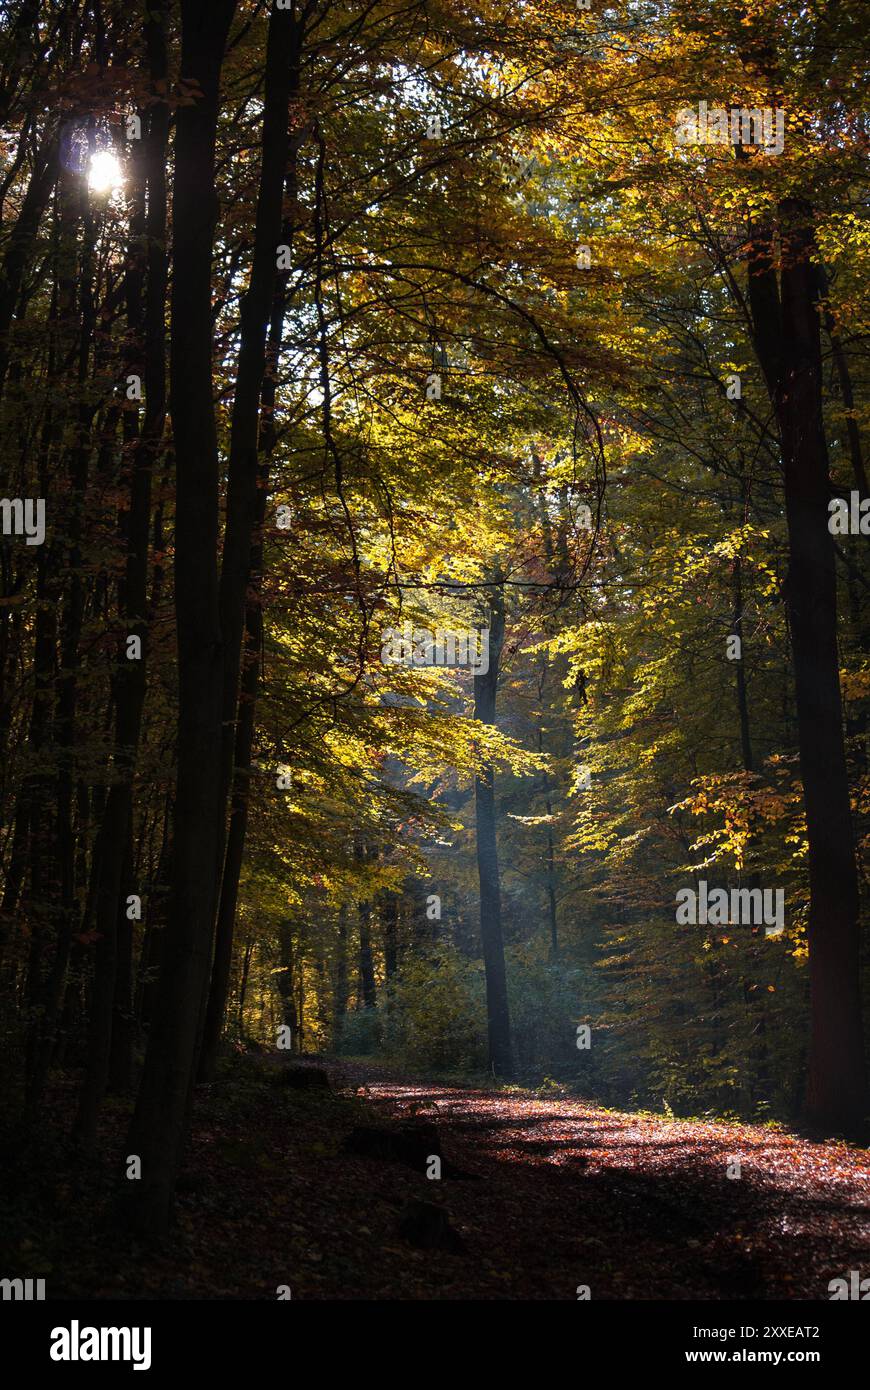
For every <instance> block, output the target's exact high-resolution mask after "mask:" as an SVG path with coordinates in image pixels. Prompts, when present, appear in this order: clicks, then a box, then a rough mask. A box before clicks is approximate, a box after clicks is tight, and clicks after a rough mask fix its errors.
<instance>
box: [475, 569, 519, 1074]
mask: <svg viewBox="0 0 870 1390" xmlns="http://www.w3.org/2000/svg"><path fill="white" fill-rule="evenodd" d="M498 578H499V576H496V580H498ZM503 645H504V594H503V592H502V590H501V588H500V587H499V586H498V583H496V585H495V586H494V587H493V591H492V601H491V605H490V628H489V670H488V671H486V673H485V674H482V675H477V676H475V677H474V717H475V719H478V720H480V722H481V724H488V725H494V724H495V704H496V692H497V690H498V676H499V665H500V661H501V651H502V646H503ZM474 802H475V810H476V839H477V870H478V875H479V879H480V937H481V942H482V945H483V961H484V967H485V971H486V1016H487V1030H488V1037H489V1065H490V1069H491V1070H492V1072H493V1075H495V1076H500V1077H503V1078H505V1079H509V1078H510V1077H512V1076H513V1074H514V1062H513V1049H512V1047H511V1025H510V1013H509V1010H508V994H507V974H506V971H505V962H504V939H503V937H502V928H501V883H500V879H499V866H498V844H497V839H496V826H495V769H494V767H493V765H492V763H491V762H489V761H488V760H487V761H486V762H484V763H483V765H482V766H481V769H480V771H479V773H478V775H477V776H476V777H475V779H474Z"/></svg>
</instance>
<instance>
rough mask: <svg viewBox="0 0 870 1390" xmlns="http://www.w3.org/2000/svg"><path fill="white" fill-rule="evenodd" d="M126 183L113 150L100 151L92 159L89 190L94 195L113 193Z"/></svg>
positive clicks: (89, 171)
mask: <svg viewBox="0 0 870 1390" xmlns="http://www.w3.org/2000/svg"><path fill="white" fill-rule="evenodd" d="M123 182H124V176H123V173H122V171H121V165H120V163H119V162H118V160H117V158H116V157H115V155H113V154H112V152H111V150H100V151H99V153H98V154H95V155H93V156H92V158H91V163H90V167H89V169H88V188H90V189H91V190H92V192H94V193H112V192H114V190H115V189H116V188H119V187H120V186H121V184H122V183H123Z"/></svg>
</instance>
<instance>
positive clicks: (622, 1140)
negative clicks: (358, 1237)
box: [328, 1063, 870, 1299]
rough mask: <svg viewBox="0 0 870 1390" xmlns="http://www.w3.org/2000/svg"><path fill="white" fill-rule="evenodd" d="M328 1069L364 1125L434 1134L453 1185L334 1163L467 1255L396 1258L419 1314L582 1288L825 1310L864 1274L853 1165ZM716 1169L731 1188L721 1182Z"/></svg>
mask: <svg viewBox="0 0 870 1390" xmlns="http://www.w3.org/2000/svg"><path fill="white" fill-rule="evenodd" d="M328 1069H329V1071H330V1072H331V1074H332V1077H333V1084H334V1085H336V1086H338V1087H343V1088H344V1089H345V1090H346V1091H351V1092H354V1093H356V1094H357V1095H359V1094H361V1095H362V1098H363V1099H364V1102H365V1104H366V1106H367V1107H369V1108H370V1109H371V1110H372V1111H374V1112H375V1116H381V1117H383V1119H385V1120H397V1119H398V1120H402V1121H404V1122H412V1121H416V1122H418V1123H434V1124H435V1125H436V1126H437V1129H438V1134H439V1138H440V1141H441V1147H442V1151H443V1153H444V1156H445V1158H446V1159H447V1161H448V1164H449V1163H451V1162H452V1164H453V1165H455V1166H456V1168H458V1169H459V1170H460V1171H461V1172H464V1173H466V1174H468V1175H469V1177H468V1178H465V1179H463V1178H450V1177H445V1178H443V1179H442V1180H440V1181H427V1180H426V1178H425V1177H423V1176H422V1175H418V1174H414V1173H407V1172H406V1170H404V1169H403V1168H401V1167H400V1166H399V1165H397V1164H395V1163H388V1162H382V1161H381V1162H379V1161H377V1160H373V1159H367V1158H356V1157H350V1156H346V1157H345V1158H344V1160H343V1161H344V1163H345V1164H348V1165H351V1166H352V1167H354V1168H355V1169H356V1170H357V1171H358V1174H359V1177H358V1181H359V1183H360V1185H361V1186H362V1185H364V1184H365V1183H366V1182H367V1181H368V1182H369V1183H370V1182H371V1181H372V1180H374V1181H375V1182H376V1183H377V1184H378V1187H379V1189H380V1200H381V1202H387V1203H389V1202H390V1201H391V1200H392V1199H393V1198H392V1194H391V1193H390V1191H389V1189H390V1186H391V1184H393V1185H395V1188H401V1190H402V1191H403V1192H406V1193H407V1195H408V1196H411V1195H413V1196H415V1197H417V1198H420V1199H422V1200H428V1201H435V1202H440V1203H443V1204H444V1206H446V1208H447V1210H448V1212H449V1214H450V1217H451V1221H452V1224H453V1226H454V1227H455V1228H456V1230H457V1231H458V1232H459V1233H460V1234H461V1236H462V1237H463V1240H464V1241H465V1244H466V1247H467V1249H466V1253H465V1254H463V1255H448V1254H442V1253H440V1252H437V1253H433V1252H429V1251H427V1252H425V1253H421V1252H414V1253H416V1254H417V1258H418V1259H419V1260H421V1261H423V1262H424V1263H425V1267H426V1269H427V1270H428V1278H429V1279H431V1281H432V1285H433V1287H432V1291H431V1293H430V1294H429V1295H428V1296H430V1297H432V1296H434V1297H438V1296H439V1294H438V1285H439V1284H440V1285H441V1296H442V1297H451V1296H456V1295H457V1293H458V1292H459V1290H460V1289H461V1290H462V1292H463V1295H464V1296H469V1295H472V1296H473V1295H474V1294H475V1293H476V1294H477V1296H479V1297H520V1298H535V1297H538V1298H559V1299H563V1298H567V1299H574V1298H576V1297H577V1293H576V1289H577V1286H578V1285H581V1284H586V1285H588V1286H589V1288H590V1292H591V1296H592V1298H593V1299H597V1298H620V1299H622V1298H641V1299H642V1298H677V1299H679V1298H712V1299H718V1298H750V1299H764V1298H809V1299H827V1298H828V1297H829V1292H828V1283H829V1281H830V1280H831V1279H833V1278H835V1277H839V1276H845V1277H847V1278H848V1272H849V1270H850V1269H858V1270H863V1272H864V1274H865V1275H870V1153H868V1152H867V1150H859V1149H854V1148H850V1147H849V1146H846V1145H842V1144H835V1143H827V1144H814V1143H810V1142H808V1141H806V1140H804V1139H801V1138H798V1137H796V1136H794V1135H792V1134H788V1133H782V1132H778V1131H776V1130H773V1129H770V1128H765V1127H762V1126H758V1125H740V1124H717V1123H703V1122H694V1121H692V1122H689V1121H680V1120H669V1119H666V1118H663V1117H655V1116H648V1115H638V1114H631V1113H621V1112H616V1111H610V1110H602V1109H600V1108H596V1107H594V1106H590V1105H588V1104H585V1103H584V1102H582V1101H579V1100H575V1099H565V1098H559V1097H557V1098H549V1097H548V1098H546V1099H542V1098H539V1097H538V1096H536V1095H535V1094H534V1093H531V1092H522V1091H518V1090H511V1091H504V1090H480V1089H473V1088H466V1087H461V1086H449V1085H442V1084H439V1083H436V1082H421V1081H418V1080H402V1079H396V1078H395V1077H391V1076H390V1075H389V1074H388V1073H385V1072H384V1071H383V1070H382V1069H380V1068H377V1067H368V1066H366V1065H365V1064H359V1063H354V1064H342V1063H334V1064H331V1065H329V1067H328ZM375 1116H372V1118H370V1119H369V1120H368V1123H378V1122H379V1121H378V1120H377V1119H376V1118H375ZM734 1160H739V1165H740V1166H739V1173H740V1176H739V1177H737V1176H734V1177H729V1171H730V1172H731V1173H736V1172H737V1171H738V1169H737V1168H736V1166H735V1163H734ZM472 1175H473V1176H472ZM475 1179H476V1180H475ZM376 1211H377V1203H375V1206H374V1207H373V1208H372V1210H371V1211H370V1213H369V1215H368V1216H367V1218H366V1220H367V1222H368V1224H369V1227H370V1228H371V1229H374V1228H375V1223H376V1221H377V1216H376V1215H375V1212H376ZM382 1239H383V1242H384V1244H385V1246H386V1247H388V1248H392V1249H395V1247H396V1246H397V1245H398V1244H400V1243H401V1242H397V1241H396V1240H395V1237H392V1238H391V1237H390V1236H389V1234H388V1232H386V1231H385V1232H384V1233H383V1237H382ZM421 1272H422V1271H421ZM405 1296H406V1297H407V1296H411V1297H413V1296H415V1294H414V1293H412V1292H411V1291H410V1290H409V1291H408V1293H406V1295H405ZM416 1296H420V1294H419V1292H418V1293H417V1294H416Z"/></svg>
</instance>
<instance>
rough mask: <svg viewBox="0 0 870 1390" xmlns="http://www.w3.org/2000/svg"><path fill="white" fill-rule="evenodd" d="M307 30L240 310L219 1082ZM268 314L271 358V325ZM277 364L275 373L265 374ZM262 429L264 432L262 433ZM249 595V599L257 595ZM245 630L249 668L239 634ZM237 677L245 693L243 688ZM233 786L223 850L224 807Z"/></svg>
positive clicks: (267, 141) (215, 975)
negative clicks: (288, 202)
mask: <svg viewBox="0 0 870 1390" xmlns="http://www.w3.org/2000/svg"><path fill="white" fill-rule="evenodd" d="M301 40H302V25H301V24H300V23H298V22H297V20H296V18H295V15H294V14H293V13H292V12H291V11H289V10H288V11H278V10H275V9H274V6H273V10H272V14H271V16H270V20H269V38H268V44H267V50H266V78H265V99H264V115H263V147H262V162H261V168H260V188H259V196H258V201H257V222H256V230H255V235H254V257H253V264H252V267H251V282H250V285H249V287H248V291H247V293H246V295H245V296H244V299H243V301H242V312H241V346H240V349H239V367H238V378H237V381H236V392H235V397H234V400H233V414H232V427H231V436H230V460H229V471H228V484H227V524H226V533H225V536H224V551H223V562H222V566H221V585H220V613H221V630H222V634H223V640H224V684H223V747H222V754H221V789H220V797H221V814H220V823H219V824H220V834H221V843H220V846H219V861H220V862H219V869H220V899H219V904H218V914H217V923H216V928H215V949H214V961H213V965H212V976H211V985H210V989H209V997H208V1007H207V1011H206V1019H205V1029H204V1034H203V1044H202V1054H201V1058H200V1075H201V1077H202V1079H203V1080H208V1079H210V1078H211V1077H213V1075H214V1071H215V1067H216V1065H217V1055H218V1047H219V1044H220V1037H221V1032H222V1031H223V1024H224V1017H225V1014H226V1003H227V992H228V989H229V981H230V969H231V966H232V955H233V933H234V929H235V915H236V904H237V900H238V889H239V876H240V873H241V867H242V858H243V855H244V847H245V837H246V834H247V825H248V804H249V799H250V782H251V768H252V752H253V744H254V726H255V711H256V701H257V689H258V685H259V668H260V651H261V648H262V639H263V618H262V610H261V598H260V590H261V576H262V569H263V526H264V523H265V511H266V499H267V495H268V467H269V456H270V454H271V450H272V448H273V447H274V411H275V373H276V372H277V359H278V354H279V351H280V345H281V338H282V335H283V325H284V313H285V309H286V298H287V280H288V276H287V274H286V273H284V274H280V275H279V273H278V268H277V248H278V246H279V244H287V243H289V241H290V237H291V235H292V228H291V227H290V226H289V225H288V224H287V223H286V222H284V221H283V220H282V201H283V193H284V188H285V182H286V183H288V184H289V185H290V187H291V188H293V187H294V186H295V181H294V177H293V168H292V167H291V169H290V170H289V171H288V168H287V165H288V158H291V159H292V161H295V158H296V153H297V150H298V144H299V142H298V141H295V142H293V144H292V146H291V140H290V135H289V119H288V105H289V104H290V102H291V101H292V99H293V98H294V97H295V96H297V95H298V92H299V50H300V44H301ZM270 310H271V324H270V328H269V353H268V355H267V351H266V323H267V319H268V318H269V315H270ZM270 359H271V371H269V370H268V366H269V361H270ZM258 422H259V429H258ZM252 590H253V592H252ZM243 628H244V659H242V629H243ZM240 672H241V686H240V684H239V681H240ZM231 785H232V802H231V807H230V823H229V829H228V832H227V838H226V846H225V848H224V842H223V830H224V807H225V804H226V798H227V795H228V793H229V789H230V786H231Z"/></svg>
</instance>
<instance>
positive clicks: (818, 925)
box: [749, 200, 867, 1139]
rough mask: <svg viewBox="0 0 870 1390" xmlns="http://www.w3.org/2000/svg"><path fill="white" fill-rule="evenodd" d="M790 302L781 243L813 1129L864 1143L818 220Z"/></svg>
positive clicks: (769, 318)
mask: <svg viewBox="0 0 870 1390" xmlns="http://www.w3.org/2000/svg"><path fill="white" fill-rule="evenodd" d="M780 214H781V236H782V262H783V264H782V272H781V298H780V295H778V294H777V287H776V280H775V273H774V271H773V268H772V255H771V250H772V248H771V245H770V241H769V238H767V237H765V238H763V239H762V244H761V246H760V248H759V250H758V253H757V255H756V256H754V257H753V262H752V263H751V264H750V275H749V290H750V303H751V306H752V312H753V326H754V331H755V343H756V350H757V352H758V355H759V360H760V362H761V366H762V370H763V371H764V375H765V378H766V380H767V383H768V389H769V391H770V393H771V400H772V403H773V405H774V408H775V410H776V415H777V420H778V423H779V429H780V436H781V441H782V456H783V467H784V475H785V504H786V517H787V522H788V542H789V570H788V578H787V582H786V603H787V608H788V616H789V626H790V632H791V644H792V653H793V660H794V675H795V692H796V704H797V719H798V745H799V750H800V768H801V779H802V782H803V791H804V807H805V810H806V819H807V838H808V843H809V874H810V911H809V926H808V939H809V954H810V1018H811V1022H810V1047H809V1075H808V1080H807V1104H806V1110H807V1119H808V1120H809V1122H810V1124H811V1125H813V1126H814V1127H815V1128H817V1129H819V1130H821V1131H823V1132H825V1133H829V1134H844V1135H847V1136H848V1137H852V1138H859V1139H860V1138H861V1137H862V1136H863V1135H864V1134H865V1132H866V1130H865V1125H866V1114H867V1091H866V1074H865V1064H864V1040H863V1029H862V1022H861V996H860V985H859V935H858V876H857V868H856V861H855V837H854V830H853V826H852V818H851V808H850V804H849V784H848V775H847V766H846V754H845V744H844V738H843V710H842V702H841V696H840V682H839V660H838V653H837V584H836V571H835V555H834V546H833V539H832V537H831V535H830V533H829V531H828V501H829V498H830V496H831V487H830V480H829V476H828V454H827V447H826V442H825V436H824V422H823V416H822V397H821V349H820V334H819V313H820V304H819V298H820V295H819V277H818V267H817V265H816V264H815V259H814V258H815V256H816V251H815V245H814V238H813V228H812V210H811V209H810V208H809V207H808V206H807V205H806V204H805V203H802V202H799V201H797V200H789V201H788V202H787V203H784V204H783V206H782V207H781V209H780Z"/></svg>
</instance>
